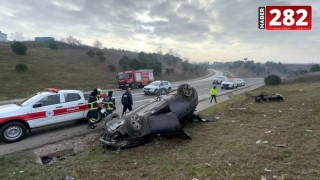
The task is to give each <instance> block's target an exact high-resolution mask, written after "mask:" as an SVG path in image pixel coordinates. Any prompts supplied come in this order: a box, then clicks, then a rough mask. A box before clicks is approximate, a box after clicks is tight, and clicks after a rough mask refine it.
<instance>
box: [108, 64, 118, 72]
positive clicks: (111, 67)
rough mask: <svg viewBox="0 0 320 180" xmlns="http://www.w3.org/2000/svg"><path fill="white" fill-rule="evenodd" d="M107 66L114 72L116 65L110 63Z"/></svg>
mask: <svg viewBox="0 0 320 180" xmlns="http://www.w3.org/2000/svg"><path fill="white" fill-rule="evenodd" d="M108 67H109V70H110V71H111V72H114V71H115V70H116V67H115V66H114V65H112V64H110V65H109V66H108Z"/></svg>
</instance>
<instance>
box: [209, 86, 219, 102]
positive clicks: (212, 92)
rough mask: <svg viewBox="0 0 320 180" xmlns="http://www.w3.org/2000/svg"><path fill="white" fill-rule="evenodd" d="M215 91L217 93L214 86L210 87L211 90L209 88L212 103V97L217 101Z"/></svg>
mask: <svg viewBox="0 0 320 180" xmlns="http://www.w3.org/2000/svg"><path fill="white" fill-rule="evenodd" d="M217 93H218V91H217V89H216V86H213V87H212V88H211V90H210V95H211V101H210V103H212V99H214V101H215V102H216V103H217V98H216V96H217Z"/></svg>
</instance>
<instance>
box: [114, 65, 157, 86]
mask: <svg viewBox="0 0 320 180" xmlns="http://www.w3.org/2000/svg"><path fill="white" fill-rule="evenodd" d="M117 80H118V84H119V89H126V88H131V89H136V88H142V87H144V86H146V85H148V84H149V83H150V82H152V81H153V80H154V78H153V69H141V70H132V71H124V72H119V73H118V75H117Z"/></svg>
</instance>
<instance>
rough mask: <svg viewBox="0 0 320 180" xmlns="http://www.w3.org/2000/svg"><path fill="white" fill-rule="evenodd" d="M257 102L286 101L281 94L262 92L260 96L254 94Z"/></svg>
mask: <svg viewBox="0 0 320 180" xmlns="http://www.w3.org/2000/svg"><path fill="white" fill-rule="evenodd" d="M254 98H255V102H274V101H277V102H279V101H284V99H283V96H282V95H281V94H278V93H276V94H272V95H268V94H267V93H264V92H261V93H260V94H259V95H258V96H254Z"/></svg>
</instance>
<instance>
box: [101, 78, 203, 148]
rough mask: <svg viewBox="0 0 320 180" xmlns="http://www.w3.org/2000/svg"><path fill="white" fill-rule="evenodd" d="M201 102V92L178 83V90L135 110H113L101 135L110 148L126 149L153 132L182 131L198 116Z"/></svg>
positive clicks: (142, 141)
mask: <svg viewBox="0 0 320 180" xmlns="http://www.w3.org/2000/svg"><path fill="white" fill-rule="evenodd" d="M197 105H198V93H197V91H196V90H195V89H194V88H192V87H190V86H189V85H188V84H182V85H180V86H179V87H178V90H177V91H176V93H170V94H169V95H163V96H158V97H156V98H154V99H153V100H151V101H149V102H147V103H145V104H144V105H141V106H140V107H138V108H137V109H134V110H132V111H131V112H129V113H128V114H126V115H125V116H123V117H121V118H120V117H119V115H117V114H115V113H113V114H110V115H109V116H108V117H107V120H106V121H107V122H106V125H105V128H104V130H103V133H102V135H101V137H100V141H101V143H102V146H103V147H104V148H107V149H115V150H118V149H124V148H130V147H135V146H138V145H141V144H143V143H146V142H148V141H149V140H150V138H151V137H153V136H161V135H167V134H175V133H182V134H184V135H185V137H188V138H190V137H189V136H188V135H187V134H185V133H184V131H183V130H182V126H183V125H185V124H187V123H188V122H189V121H190V120H191V119H193V117H194V111H195V109H196V107H197Z"/></svg>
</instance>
